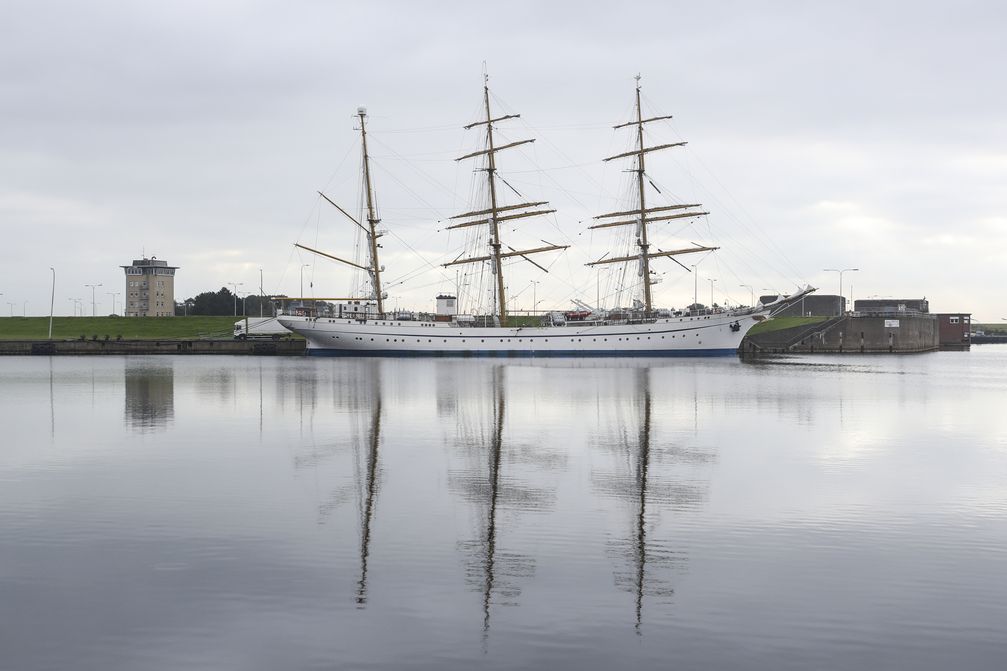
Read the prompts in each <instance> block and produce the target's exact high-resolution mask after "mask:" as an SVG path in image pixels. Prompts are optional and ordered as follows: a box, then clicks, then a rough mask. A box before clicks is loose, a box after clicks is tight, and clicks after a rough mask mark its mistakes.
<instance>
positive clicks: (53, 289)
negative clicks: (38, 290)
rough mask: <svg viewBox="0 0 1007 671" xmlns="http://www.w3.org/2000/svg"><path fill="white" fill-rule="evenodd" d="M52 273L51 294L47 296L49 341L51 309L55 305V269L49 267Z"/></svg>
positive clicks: (50, 337) (50, 335) (50, 338)
mask: <svg viewBox="0 0 1007 671" xmlns="http://www.w3.org/2000/svg"><path fill="white" fill-rule="evenodd" d="M49 270H51V271H52V293H50V295H49V340H52V309H53V307H54V306H55V305H56V269H55V268H53V267H52V266H49Z"/></svg>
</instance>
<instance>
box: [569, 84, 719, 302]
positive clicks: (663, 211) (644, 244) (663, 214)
mask: <svg viewBox="0 0 1007 671" xmlns="http://www.w3.org/2000/svg"><path fill="white" fill-rule="evenodd" d="M640 89H641V87H640V75H637V76H636V119H635V120H633V121H627V122H626V123H621V124H619V125H617V126H613V127H612V128H613V129H616V130H617V129H619V128H626V127H628V126H636V149H634V150H633V151H628V152H625V153H622V154H616V155H615V156H609V157H608V158H605V159H603V161H606V162H607V161H612V160H615V159H618V158H633V159H635V165H636V167H635V168H633V172H635V173H636V186H637V199H638V203H639V207H637V208H636V209H632V210H622V211H620V212H608V213H606V214H599V215H598V216H596V217H594V218H595V220H598V219H609V218H613V217H632V218H631V219H623V220H621V221H606V222H604V223H600V224H595V225H594V226H589V227H588V228H590V229H595V228H612V227H615V226H634V225H635V226H636V227H637V231H636V247H637V249H638V253H636V254H630V255H628V256H616V257H609V258H601V259H599V260H597V261H593V262H591V263H588V264H587V265H588V266H598V265H603V264H608V263H627V262H631V261H636V262H637V263H638V264H639V271H638V274H639V276H640V277H641V278H642V282H643V304H644V313H645V315H651V314H652V313H653V312H654V299H653V292H652V289H651V287H652V285H654V284H656V281H655V280H653V279H652V278H651V274H652V271H651V269H650V260H651V259H655V258H661V257H670V258H671V259H672V260H673V261H675V262H676V263H678V265H680V266H682V267H683V268H685V269H686V270H689V268H687V267H686V266H684V265H683V264H682V263H680V262H678V260H677V259H675V258H674V257H676V256H679V255H681V254H694V253H696V252H710V251H714V250H716V249H719V248H718V247H704V246H702V245H696V244H695V243H693V244H694V245H695V246H694V247H688V248H685V249H673V250H667V251H665V250H661V249H658V250H657V251H656V252H652V251H650V248H651V243H650V236H649V231H648V228H647V227H648V225H649V224H652V223H655V222H661V221H671V220H673V219H687V218H691V217H699V216H702V215H706V214H709V212H697V211H695V210H694V208H698V207H702V205H699V204H681V205H666V206H661V207H647V191H646V188H645V181H646V180H647V179H648V178H647V176H646V155H647V154H649V153H650V152H654V151H660V150H662V149H671V148H672V147H682V146H685V145H686V144H688V143H687V142H674V143H671V144H660V145H655V146H652V147H647V146H646V145H645V144H644V140H643V126H644V124H648V123H651V122H654V121H663V120H666V119H670V118H671V116H655V117H650V118H647V119H644V118H643V107H642V105H641V104H640ZM654 188H655V189H656V188H657V187H654ZM676 210H681V211H680V212H675V213H674V214H668V212H671V211H676ZM689 272H692V271H691V270H690V271H689Z"/></svg>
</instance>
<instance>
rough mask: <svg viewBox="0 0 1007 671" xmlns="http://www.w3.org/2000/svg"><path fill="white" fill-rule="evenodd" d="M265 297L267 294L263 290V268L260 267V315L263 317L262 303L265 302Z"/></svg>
mask: <svg viewBox="0 0 1007 671" xmlns="http://www.w3.org/2000/svg"><path fill="white" fill-rule="evenodd" d="M263 298H265V294H264V293H263V291H262V268H259V317H262V304H263V303H264V302H265V301H263V300H262V299H263Z"/></svg>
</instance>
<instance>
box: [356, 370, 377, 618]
mask: <svg viewBox="0 0 1007 671" xmlns="http://www.w3.org/2000/svg"><path fill="white" fill-rule="evenodd" d="M371 369H372V371H371V372H372V375H370V376H369V380H370V386H371V394H370V396H371V420H370V426H369V428H368V432H367V448H366V449H367V454H366V457H365V458H366V466H365V471H364V492H363V499H364V500H363V504H362V506H361V519H360V580H358V581H357V607H359V608H363V607H364V605H366V603H367V558H368V555H369V554H370V548H371V523H372V522H373V520H374V507H375V504H376V502H377V496H378V473H379V464H378V446H379V445H380V443H381V368H380V367H379V364H378V362H376V361H375V362H372V367H371Z"/></svg>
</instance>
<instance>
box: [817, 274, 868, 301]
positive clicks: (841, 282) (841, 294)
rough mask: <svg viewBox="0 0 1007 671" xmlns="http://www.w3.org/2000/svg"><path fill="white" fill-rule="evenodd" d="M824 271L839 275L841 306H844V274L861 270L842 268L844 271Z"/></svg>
mask: <svg viewBox="0 0 1007 671" xmlns="http://www.w3.org/2000/svg"><path fill="white" fill-rule="evenodd" d="M822 270H824V271H825V272H827V273H839V304H840V306H842V304H843V273H855V272H857V271H858V270H860V268H842V269H839V268H823V269H822Z"/></svg>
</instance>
